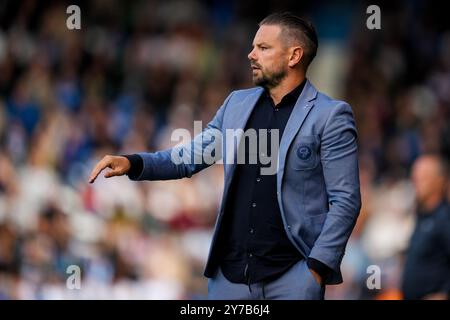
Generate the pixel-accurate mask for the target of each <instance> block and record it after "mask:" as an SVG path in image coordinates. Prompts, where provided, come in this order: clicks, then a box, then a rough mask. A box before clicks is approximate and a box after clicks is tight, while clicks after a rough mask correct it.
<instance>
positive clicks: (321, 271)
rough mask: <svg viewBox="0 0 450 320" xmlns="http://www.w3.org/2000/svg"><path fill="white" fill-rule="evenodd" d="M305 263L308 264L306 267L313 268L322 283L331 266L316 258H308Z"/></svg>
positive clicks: (329, 272)
mask: <svg viewBox="0 0 450 320" xmlns="http://www.w3.org/2000/svg"><path fill="white" fill-rule="evenodd" d="M306 264H307V265H308V268H310V269H312V270H314V271H315V272H316V273H317V274H318V275H319V276H320V278H321V280H322V283H323V282H325V281H326V279H327V278H328V277H329V276H330V274H331V271H332V270H331V268H330V267H328V266H327V265H326V264H324V263H322V262H320V261H319V260H317V259H314V258H308V259H307V260H306Z"/></svg>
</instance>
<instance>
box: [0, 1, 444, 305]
mask: <svg viewBox="0 0 450 320" xmlns="http://www.w3.org/2000/svg"><path fill="white" fill-rule="evenodd" d="M75 3H77V4H78V5H79V6H80V8H81V27H82V28H81V30H68V29H67V27H66V19H67V18H68V16H69V15H68V14H67V13H66V8H67V6H68V5H69V4H71V3H69V2H66V1H53V2H49V3H46V2H45V1H37V0H36V1H33V0H24V1H9V0H5V1H2V3H1V4H0V299H91V298H95V299H136V298H137V299H203V298H205V297H206V278H204V277H203V268H204V266H205V263H206V258H207V254H208V250H209V244H210V240H211V236H212V228H213V225H214V222H215V218H216V213H217V208H218V206H219V204H220V200H221V196H222V188H223V172H222V170H223V168H222V167H221V166H220V165H214V166H212V167H210V168H208V169H207V170H205V171H203V172H201V173H199V174H197V175H195V176H193V177H192V178H191V179H182V180H178V181H164V182H159V181H158V182H148V181H145V182H132V181H130V180H129V179H128V178H127V177H126V176H123V177H119V178H117V177H115V178H110V179H106V178H103V177H102V175H101V176H100V177H99V179H98V180H97V181H96V182H95V183H94V184H89V183H88V175H89V173H90V171H91V170H92V168H93V166H94V165H95V163H96V162H97V161H98V160H99V159H100V158H102V157H103V156H104V155H106V154H130V153H135V152H141V151H148V152H152V151H156V150H160V149H165V148H168V147H170V146H172V145H174V144H175V143H176V142H172V141H171V140H170V136H171V132H172V131H173V129H176V128H186V129H188V130H191V131H193V121H194V120H202V121H203V126H206V124H207V123H208V122H209V120H210V119H211V118H212V117H213V115H214V114H215V112H216V110H217V109H218V107H219V106H220V105H221V104H222V102H223V100H224V98H225V97H226V96H227V95H228V94H229V92H230V91H232V90H236V89H242V88H248V87H251V86H252V83H251V70H250V66H249V62H248V60H247V54H248V52H250V49H251V43H252V39H253V36H254V34H255V32H256V30H257V23H258V22H259V21H260V20H261V19H262V18H264V16H266V15H267V14H269V13H271V12H273V11H277V10H290V11H293V12H296V13H298V14H299V15H301V16H304V17H307V18H309V19H310V20H311V21H312V22H313V23H314V24H315V26H316V29H317V32H318V36H319V50H318V56H317V57H316V60H315V61H314V62H313V65H312V67H311V69H310V71H309V74H308V76H309V78H310V79H311V81H312V82H313V84H315V85H316V86H317V88H318V89H319V90H321V91H324V92H325V93H327V94H329V95H331V96H333V97H335V98H339V99H343V100H346V101H348V102H349V103H350V105H351V106H352V107H353V111H354V114H355V118H356V122H357V127H358V131H359V153H360V178H361V192H362V199H363V206H362V210H361V215H360V218H359V220H358V223H357V226H356V228H355V230H354V232H353V234H352V237H351V239H350V241H349V245H348V248H347V251H346V256H345V258H344V260H343V266H342V268H343V277H344V283H343V284H341V285H338V286H329V287H328V289H327V298H328V299H399V298H401V292H400V280H401V277H402V266H403V261H404V253H405V250H406V249H407V247H408V242H409V237H410V235H411V232H412V230H413V227H414V221H415V212H416V209H415V197H414V189H413V185H412V183H411V179H410V174H411V172H410V169H411V165H412V164H413V162H414V160H415V159H417V157H418V156H420V155H421V154H424V153H428V152H433V153H438V154H440V155H441V156H442V157H443V158H444V159H446V161H447V162H448V159H449V158H450V125H449V123H450V121H449V120H450V31H449V29H450V28H449V27H450V22H449V20H448V19H447V17H446V16H445V11H444V10H442V8H440V7H439V6H440V4H439V3H433V2H432V1H425V0H423V1H403V2H395V3H394V2H381V3H380V8H381V17H382V20H381V30H369V29H368V28H367V27H366V19H367V17H368V14H367V13H366V8H367V6H368V5H369V4H370V3H368V2H367V3H365V2H361V3H360V4H358V5H356V4H354V3H353V2H351V1H340V2H338V1H330V2H326V1H312V2H311V3H309V4H305V3H303V4H302V3H300V1H280V0H278V1H256V0H254V1H237V0H235V1H225V0H208V1H199V0H187V1H186V0H178V1H172V0H166V1H153V0H150V1H110V0H93V1H85V2H82V1H81V2H80V1H79V2H75ZM70 265H77V266H79V267H80V269H81V289H79V290H70V289H68V288H67V286H66V284H67V283H66V282H67V279H68V277H69V276H70V275H71V274H70V273H67V268H68V266H70ZM370 265H377V266H379V268H380V270H381V288H380V289H377V290H370V289H369V288H368V287H367V284H366V280H367V278H368V276H369V275H370V274H368V271H367V268H368V266H370Z"/></svg>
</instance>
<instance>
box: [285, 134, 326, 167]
mask: <svg viewBox="0 0 450 320" xmlns="http://www.w3.org/2000/svg"><path fill="white" fill-rule="evenodd" d="M318 153H319V137H318V136H299V137H297V139H296V140H295V143H294V145H293V146H292V149H291V167H292V168H293V169H294V170H311V169H314V168H316V167H317V165H318V164H319V161H320V156H319V154H318Z"/></svg>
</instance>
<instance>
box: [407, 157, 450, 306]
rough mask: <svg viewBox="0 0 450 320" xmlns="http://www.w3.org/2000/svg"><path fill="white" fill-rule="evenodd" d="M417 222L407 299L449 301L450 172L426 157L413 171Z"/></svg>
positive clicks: (409, 261) (409, 256)
mask: <svg viewBox="0 0 450 320" xmlns="http://www.w3.org/2000/svg"><path fill="white" fill-rule="evenodd" d="M412 179H413V183H414V187H415V190H416V201H417V222H416V227H415V229H414V233H413V235H412V237H411V241H410V244H409V248H408V251H407V254H406V263H405V269H404V272H403V283H402V290H403V294H404V297H405V299H448V298H449V294H450V277H449V274H450V232H449V231H450V207H449V205H448V203H447V201H446V199H445V196H446V194H445V191H446V184H447V168H446V167H445V164H444V163H443V162H442V159H440V158H439V157H437V156H431V155H424V156H421V157H420V158H418V159H417V160H416V162H415V163H414V166H413V169H412Z"/></svg>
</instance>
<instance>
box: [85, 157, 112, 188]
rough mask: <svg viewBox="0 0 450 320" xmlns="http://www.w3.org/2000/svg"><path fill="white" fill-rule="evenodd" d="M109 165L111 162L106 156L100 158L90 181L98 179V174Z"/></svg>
mask: <svg viewBox="0 0 450 320" xmlns="http://www.w3.org/2000/svg"><path fill="white" fill-rule="evenodd" d="M108 166H109V162H108V161H107V159H106V158H104V159H102V160H100V161H99V162H98V163H97V165H96V166H95V168H94V169H93V170H92V172H91V175H90V177H89V183H93V182H94V181H95V179H97V176H98V175H99V174H100V172H102V170H103V169H105V168H106V167H108Z"/></svg>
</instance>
